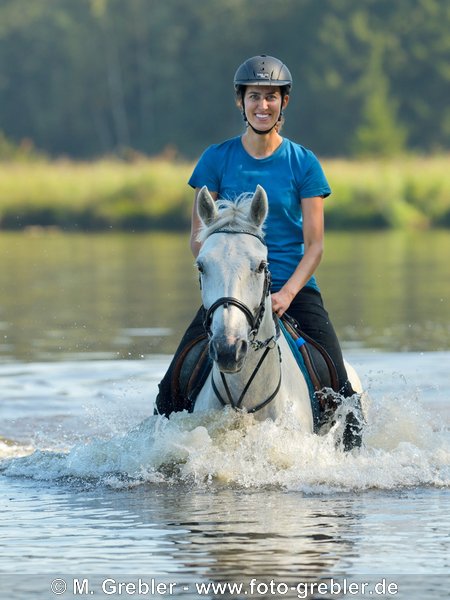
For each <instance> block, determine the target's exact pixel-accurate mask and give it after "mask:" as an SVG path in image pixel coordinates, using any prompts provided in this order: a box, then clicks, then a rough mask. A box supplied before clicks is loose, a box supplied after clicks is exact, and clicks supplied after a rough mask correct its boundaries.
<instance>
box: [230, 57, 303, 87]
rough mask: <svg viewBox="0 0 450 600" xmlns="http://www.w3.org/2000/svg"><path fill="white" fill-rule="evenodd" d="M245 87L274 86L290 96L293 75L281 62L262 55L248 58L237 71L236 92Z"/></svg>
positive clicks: (235, 79)
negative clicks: (282, 89)
mask: <svg viewBox="0 0 450 600" xmlns="http://www.w3.org/2000/svg"><path fill="white" fill-rule="evenodd" d="M245 85H273V86H277V87H281V88H284V93H285V94H288V93H289V91H290V89H291V86H292V75H291V73H290V71H289V69H288V68H287V66H286V65H285V64H284V63H282V62H281V60H278V58H275V57H274V56H266V55H265V54H261V55H259V56H253V57H252V58H248V59H247V60H246V61H245V62H243V63H242V65H241V66H240V67H239V68H238V70H237V71H236V73H235V75H234V87H235V89H236V91H239V89H240V86H245Z"/></svg>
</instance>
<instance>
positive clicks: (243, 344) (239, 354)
mask: <svg viewBox="0 0 450 600" xmlns="http://www.w3.org/2000/svg"><path fill="white" fill-rule="evenodd" d="M247 350H248V342H247V340H240V341H239V342H238V343H237V344H236V360H237V361H239V360H242V359H243V358H244V357H245V355H246V354H247Z"/></svg>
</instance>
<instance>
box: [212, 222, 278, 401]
mask: <svg viewBox="0 0 450 600" xmlns="http://www.w3.org/2000/svg"><path fill="white" fill-rule="evenodd" d="M215 233H229V234H238V233H239V234H246V235H252V236H253V237H256V238H257V239H258V240H259V241H260V242H261V243H262V244H264V246H266V242H265V241H264V239H263V238H262V237H261V236H260V235H258V234H257V233H253V232H251V231H247V230H234V229H217V230H216V231H213V232H212V233H211V234H210V235H213V234H215ZM270 286H271V276H270V271H269V268H268V266H267V265H265V267H264V285H263V291H262V295H261V300H260V303H259V305H258V307H257V309H256V312H255V313H253V312H252V311H251V309H250V308H249V307H248V306H247V305H246V304H244V303H243V302H241V301H240V300H238V299H237V298H233V297H232V296H223V297H222V298H218V299H217V300H216V301H215V302H213V304H211V306H210V307H209V308H208V309H207V311H206V315H205V320H204V326H205V330H206V333H207V334H208V337H209V338H211V323H212V320H213V316H214V312H215V311H216V310H217V309H218V308H219V307H220V306H223V307H224V308H227V307H228V306H230V305H232V306H235V307H236V308H238V309H239V310H240V311H242V312H243V313H244V315H245V316H246V318H247V321H248V323H249V325H250V334H249V340H250V345H251V347H252V348H253V349H254V350H255V351H257V350H261V349H262V348H264V352H263V354H262V356H261V358H260V359H259V361H258V364H257V365H256V367H255V369H254V370H253V372H252V374H251V376H250V378H249V380H248V381H247V383H246V385H245V387H244V389H243V391H242V393H241V395H240V396H239V398H238V400H237V402H235V401H234V399H233V397H232V394H231V392H230V389H229V386H228V383H227V380H226V378H225V375H224V373H222V372H220V377H221V380H222V384H223V387H224V389H225V392H226V395H227V398H228V402H229V404H230V405H231V406H232V408H234V410H241V406H242V402H243V400H244V397H245V395H246V393H247V391H248V389H249V388H250V385H251V383H252V381H253V380H254V378H255V377H256V374H257V373H258V371H259V369H260V368H261V366H262V364H263V362H264V360H265V359H266V357H267V355H268V354H269V352H270V350H272V349H273V348H275V347H276V346H277V339H278V337H279V336H280V328H279V324H278V319H277V318H276V319H275V325H276V330H275V334H274V335H272V336H270V337H268V338H267V339H266V340H257V339H256V337H257V335H258V332H259V328H260V326H261V322H262V320H263V317H264V313H265V310H266V306H265V305H266V298H267V296H268V295H269V294H270ZM278 356H279V361H280V363H281V352H280V349H279V348H278ZM211 381H212V387H213V390H214V393H215V394H216V396H217V398H218V400H219V401H220V402H221V404H222V405H223V406H226V405H227V402H225V400H224V399H223V397H222V395H221V394H220V392H219V390H218V388H217V385H216V383H215V381H214V375H212V377H211ZM280 387H281V366H280V376H279V379H278V384H277V386H276V388H275V391H274V392H273V393H272V394H271V395H270V396H269V397H268V398H266V400H264V401H263V402H261V403H260V404H258V405H256V406H255V407H253V408H251V409H249V410H248V411H247V412H249V413H255V412H257V411H258V410H260V409H262V408H263V407H264V406H266V405H267V404H269V402H271V401H272V400H273V399H274V398H275V396H276V395H277V394H278V392H279V390H280Z"/></svg>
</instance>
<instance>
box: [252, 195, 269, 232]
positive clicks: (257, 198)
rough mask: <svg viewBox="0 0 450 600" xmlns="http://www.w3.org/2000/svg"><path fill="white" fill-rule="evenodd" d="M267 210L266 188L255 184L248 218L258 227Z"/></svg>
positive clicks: (262, 221) (263, 219)
mask: <svg viewBox="0 0 450 600" xmlns="http://www.w3.org/2000/svg"><path fill="white" fill-rule="evenodd" d="M268 210H269V202H268V200H267V194H266V190H265V189H264V188H263V187H261V186H260V185H257V186H256V190H255V193H254V195H253V198H252V203H251V206H250V219H251V220H252V221H253V223H255V225H257V226H258V227H260V226H261V225H262V224H263V223H264V221H265V219H266V217H267V212H268Z"/></svg>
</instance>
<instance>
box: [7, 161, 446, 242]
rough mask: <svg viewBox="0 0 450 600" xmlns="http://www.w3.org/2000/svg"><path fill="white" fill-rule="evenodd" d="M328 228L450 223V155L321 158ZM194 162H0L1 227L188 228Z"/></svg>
mask: <svg viewBox="0 0 450 600" xmlns="http://www.w3.org/2000/svg"><path fill="white" fill-rule="evenodd" d="M322 164H323V167H324V170H325V173H326V175H327V178H328V180H329V182H330V185H331V188H332V190H333V194H332V195H331V196H330V198H328V199H327V200H326V207H325V219H326V226H327V229H342V230H346V229H347V230H348V229H389V228H399V229H420V228H433V227H436V228H438V227H439V228H447V227H448V228H450V169H449V164H450V157H449V156H448V155H442V156H435V157H417V156H402V157H398V158H392V159H365V160H364V159H360V160H346V159H324V160H322ZM192 168H193V164H192V163H189V162H176V161H170V160H167V159H162V158H158V159H150V158H139V157H138V158H136V159H135V160H133V161H129V162H126V161H120V160H117V159H113V158H110V159H102V160H97V161H93V162H73V161H69V160H57V161H49V160H45V159H37V160H32V161H27V162H20V161H17V162H14V161H13V162H9V161H4V162H0V230H21V229H27V228H39V227H42V228H57V229H60V230H62V231H106V230H116V231H117V230H118V231H148V230H168V231H186V230H188V228H189V224H190V216H191V209H192V200H193V192H192V190H191V189H190V188H189V186H188V185H187V183H186V182H187V180H188V178H189V176H190V173H191V171H192Z"/></svg>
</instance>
